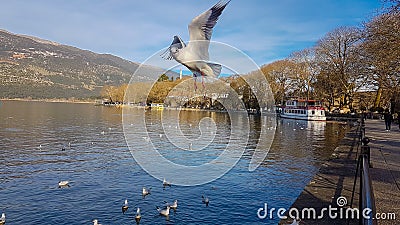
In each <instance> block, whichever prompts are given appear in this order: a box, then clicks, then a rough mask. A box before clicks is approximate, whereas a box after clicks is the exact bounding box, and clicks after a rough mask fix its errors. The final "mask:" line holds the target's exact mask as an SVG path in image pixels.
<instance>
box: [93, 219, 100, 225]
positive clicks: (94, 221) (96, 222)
mask: <svg viewBox="0 0 400 225" xmlns="http://www.w3.org/2000/svg"><path fill="white" fill-rule="evenodd" d="M93 225H101V224H100V223H99V221H98V220H97V219H96V220H93Z"/></svg>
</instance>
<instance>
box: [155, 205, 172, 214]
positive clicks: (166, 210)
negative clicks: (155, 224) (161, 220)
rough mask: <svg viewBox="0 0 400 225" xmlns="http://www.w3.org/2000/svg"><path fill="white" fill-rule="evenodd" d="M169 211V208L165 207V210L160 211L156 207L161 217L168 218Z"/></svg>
mask: <svg viewBox="0 0 400 225" xmlns="http://www.w3.org/2000/svg"><path fill="white" fill-rule="evenodd" d="M169 209H170V206H167V208H165V209H160V207H157V211H158V213H160V215H162V216H169Z"/></svg>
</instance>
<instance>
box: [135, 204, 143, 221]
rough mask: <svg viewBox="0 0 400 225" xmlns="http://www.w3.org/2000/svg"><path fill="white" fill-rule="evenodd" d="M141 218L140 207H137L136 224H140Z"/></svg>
mask: <svg viewBox="0 0 400 225" xmlns="http://www.w3.org/2000/svg"><path fill="white" fill-rule="evenodd" d="M140 219H142V215H140V208H137V210H136V216H135V220H136V224H139V222H140Z"/></svg>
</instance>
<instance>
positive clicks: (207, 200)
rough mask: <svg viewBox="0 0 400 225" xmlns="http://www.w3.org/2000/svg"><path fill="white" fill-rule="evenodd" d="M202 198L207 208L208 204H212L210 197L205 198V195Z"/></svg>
mask: <svg viewBox="0 0 400 225" xmlns="http://www.w3.org/2000/svg"><path fill="white" fill-rule="evenodd" d="M201 198H202V199H203V200H202V201H203V203H204V204H206V206H208V204H209V203H210V200H209V199H208V197H207V196H206V197H204V196H203V195H202V196H201Z"/></svg>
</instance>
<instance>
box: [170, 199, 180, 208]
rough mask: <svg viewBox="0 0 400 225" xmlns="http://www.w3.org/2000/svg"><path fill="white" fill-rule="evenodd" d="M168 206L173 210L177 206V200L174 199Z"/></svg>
mask: <svg viewBox="0 0 400 225" xmlns="http://www.w3.org/2000/svg"><path fill="white" fill-rule="evenodd" d="M169 207H170V208H171V209H173V210H176V208H178V200H175V201H174V203H172V204H171V205H169Z"/></svg>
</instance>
